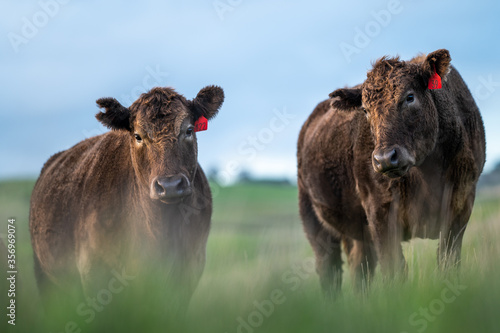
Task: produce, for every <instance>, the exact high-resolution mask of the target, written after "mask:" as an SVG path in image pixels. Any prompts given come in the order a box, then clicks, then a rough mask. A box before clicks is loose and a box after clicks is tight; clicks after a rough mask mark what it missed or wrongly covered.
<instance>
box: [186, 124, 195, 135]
mask: <svg viewBox="0 0 500 333" xmlns="http://www.w3.org/2000/svg"><path fill="white" fill-rule="evenodd" d="M193 131H194V128H193V127H192V126H190V127H188V128H187V130H186V136H191V135H192V134H193Z"/></svg>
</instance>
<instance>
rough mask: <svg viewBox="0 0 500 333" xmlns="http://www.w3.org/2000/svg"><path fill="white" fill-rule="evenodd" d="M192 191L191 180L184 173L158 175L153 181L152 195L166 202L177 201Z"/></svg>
mask: <svg viewBox="0 0 500 333" xmlns="http://www.w3.org/2000/svg"><path fill="white" fill-rule="evenodd" d="M191 193H192V189H191V182H190V181H189V179H188V178H187V177H186V176H185V175H184V174H177V175H173V176H166V177H156V178H155V179H153V181H152V182H151V189H150V194H149V195H150V197H151V199H154V200H161V201H162V202H165V203H177V202H179V201H180V200H181V199H182V198H184V197H186V196H188V195H190V194H191Z"/></svg>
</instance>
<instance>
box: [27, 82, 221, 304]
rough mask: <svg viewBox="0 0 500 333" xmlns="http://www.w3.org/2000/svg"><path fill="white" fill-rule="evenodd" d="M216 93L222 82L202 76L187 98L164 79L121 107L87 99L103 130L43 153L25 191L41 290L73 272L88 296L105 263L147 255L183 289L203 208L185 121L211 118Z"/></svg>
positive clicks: (195, 254) (205, 201)
mask: <svg viewBox="0 0 500 333" xmlns="http://www.w3.org/2000/svg"><path fill="white" fill-rule="evenodd" d="M223 100H224V93H223V91H222V89H221V88H219V87H215V86H209V87H206V88H203V89H202V90H201V91H200V92H199V93H198V95H197V97H196V98H195V99H194V100H192V101H188V100H186V99H185V98H184V97H183V96H181V95H179V94H177V93H176V92H175V91H174V90H172V89H170V88H154V89H152V90H151V91H149V92H148V93H145V94H143V95H142V96H141V97H140V98H139V99H138V100H137V101H135V102H134V103H133V104H132V105H131V106H130V107H129V108H126V107H124V106H122V105H120V104H119V103H118V101H116V100H115V99H113V98H102V99H99V100H98V101H97V104H98V105H99V106H100V107H101V108H103V109H104V111H103V112H100V113H98V114H97V115H96V118H97V119H98V120H99V121H100V122H101V123H103V124H104V125H106V126H107V127H109V128H111V129H112V131H110V132H108V133H105V134H103V135H100V136H96V137H93V138H90V139H87V140H84V141H82V142H80V143H78V144H77V145H76V146H74V147H72V148H70V149H68V150H66V151H63V152H60V153H58V154H55V155H54V156H52V157H51V158H50V159H49V160H48V161H47V163H46V164H45V166H44V167H43V169H42V171H41V175H40V177H39V179H38V181H37V183H36V185H35V188H34V190H33V194H32V197H31V210H30V230H31V237H32V244H33V250H34V253H35V271H36V275H37V280H38V284H39V288H40V290H41V292H42V296H43V294H44V293H45V290H47V288H48V287H50V286H52V287H55V288H56V289H61V288H62V289H65V288H66V287H71V286H68V285H69V284H71V283H74V282H75V280H74V279H72V278H76V280H77V281H81V286H80V289H81V290H82V291H83V292H84V294H86V295H88V296H91V297H95V295H96V292H97V291H99V290H101V288H105V287H106V286H107V283H108V281H109V279H110V277H112V276H113V275H112V272H113V271H116V272H119V273H121V272H122V271H124V270H125V271H126V272H127V274H129V275H138V274H139V272H142V273H143V274H146V273H147V270H146V271H144V270H143V269H144V267H143V266H144V265H146V269H147V268H151V267H150V266H149V267H148V266H147V265H148V264H149V265H151V266H153V267H155V268H157V270H159V271H164V272H165V283H167V282H166V281H167V276H168V279H174V281H175V283H176V284H175V285H174V289H183V290H185V293H184V297H185V300H186V301H187V300H188V299H189V297H190V296H191V294H192V292H193V291H194V288H195V287H196V285H197V283H198V280H199V278H200V276H201V273H202V271H203V267H204V263H205V251H206V241H207V237H208V233H209V228H210V219H211V214H212V198H211V193H210V188H209V185H208V182H207V179H206V178H205V175H204V173H203V170H202V169H201V167H200V166H199V165H198V162H197V140H196V134H195V133H194V132H193V124H194V122H195V120H196V119H198V118H199V117H200V116H201V115H204V116H205V117H206V118H207V119H211V118H213V117H214V116H215V115H216V113H217V112H218V109H219V108H220V106H221V104H222V102H223ZM168 177H177V178H176V181H178V182H177V183H174V185H171V184H170V183H169V179H170V178H168ZM160 184H162V186H165V187H166V188H168V189H170V187H172V186H174V187H175V186H176V187H175V188H174V189H173V191H174V192H172V193H173V194H171V195H170V196H168V197H165V196H163V195H162V193H163V192H162V193H160V192H161V190H162V188H161V186H160ZM181 187H182V188H181ZM175 191H177V192H178V193H177V192H175ZM183 287H184V288H183ZM160 294H161V292H160ZM165 299H167V300H169V299H168V298H165ZM169 301H170V300H169Z"/></svg>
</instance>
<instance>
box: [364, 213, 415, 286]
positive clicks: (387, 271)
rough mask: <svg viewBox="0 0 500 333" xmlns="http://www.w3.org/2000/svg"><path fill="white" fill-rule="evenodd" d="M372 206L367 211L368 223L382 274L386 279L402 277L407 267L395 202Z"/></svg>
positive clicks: (404, 275) (401, 230)
mask: <svg viewBox="0 0 500 333" xmlns="http://www.w3.org/2000/svg"><path fill="white" fill-rule="evenodd" d="M372 207H373V208H372V209H370V210H369V212H368V213H369V214H368V216H369V218H368V223H369V228H370V233H371V235H372V239H373V242H374V244H375V249H376V252H377V257H378V260H379V262H380V269H381V271H382V275H383V276H384V278H385V279H387V280H392V279H394V278H396V277H398V278H403V279H404V278H405V277H406V274H407V267H406V261H405V258H404V256H403V249H402V247H401V242H402V240H403V229H402V226H401V223H400V222H399V218H398V207H397V204H393V203H389V204H386V205H382V206H379V207H376V206H375V205H373V206H372Z"/></svg>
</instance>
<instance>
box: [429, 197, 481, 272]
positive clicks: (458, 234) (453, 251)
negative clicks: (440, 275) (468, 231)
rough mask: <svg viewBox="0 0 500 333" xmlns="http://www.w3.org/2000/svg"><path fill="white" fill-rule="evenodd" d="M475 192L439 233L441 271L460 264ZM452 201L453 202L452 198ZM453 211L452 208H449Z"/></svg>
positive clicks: (438, 256) (438, 254)
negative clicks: (463, 240)
mask: <svg viewBox="0 0 500 333" xmlns="http://www.w3.org/2000/svg"><path fill="white" fill-rule="evenodd" d="M474 198H475V194H474V193H472V194H471V195H469V197H468V199H467V200H466V202H465V204H464V206H463V208H462V209H461V210H455V211H458V213H456V214H455V217H454V218H452V220H451V223H449V224H445V225H444V226H443V228H442V230H441V232H440V235H439V246H438V251H437V252H438V253H437V260H438V266H439V268H440V269H441V270H442V271H447V270H448V269H450V268H458V267H459V266H460V257H461V252H462V239H463V236H464V232H465V228H466V227H467V223H468V222H469V218H470V215H471V213H472V207H473V205H474ZM452 202H454V201H453V200H452ZM450 210H451V211H453V210H454V209H453V208H452V209H450Z"/></svg>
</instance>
